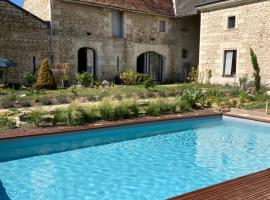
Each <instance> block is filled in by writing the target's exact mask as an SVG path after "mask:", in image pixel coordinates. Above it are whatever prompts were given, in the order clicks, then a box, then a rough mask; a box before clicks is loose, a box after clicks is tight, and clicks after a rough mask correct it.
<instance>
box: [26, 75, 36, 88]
mask: <svg viewBox="0 0 270 200" xmlns="http://www.w3.org/2000/svg"><path fill="white" fill-rule="evenodd" d="M35 82H37V76H36V74H33V73H25V74H24V76H23V85H24V86H26V87H32V85H33V84H34V83H35Z"/></svg>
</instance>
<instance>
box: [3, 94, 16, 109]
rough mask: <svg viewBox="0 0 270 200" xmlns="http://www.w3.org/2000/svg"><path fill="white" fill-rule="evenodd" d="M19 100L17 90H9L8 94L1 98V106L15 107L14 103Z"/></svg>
mask: <svg viewBox="0 0 270 200" xmlns="http://www.w3.org/2000/svg"><path fill="white" fill-rule="evenodd" d="M16 100H17V95H16V92H15V90H11V91H9V92H8V94H7V95H6V96H4V97H3V98H2V99H1V106H2V107H3V108H5V109H8V108H14V103H15V101H16Z"/></svg>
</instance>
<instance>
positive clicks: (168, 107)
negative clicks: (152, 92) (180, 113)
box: [158, 100, 176, 114]
mask: <svg viewBox="0 0 270 200" xmlns="http://www.w3.org/2000/svg"><path fill="white" fill-rule="evenodd" d="M158 104H159V110H160V113H161V114H167V113H172V112H175V110H176V105H175V104H173V103H172V102H168V101H165V100H160V101H159V102H158Z"/></svg>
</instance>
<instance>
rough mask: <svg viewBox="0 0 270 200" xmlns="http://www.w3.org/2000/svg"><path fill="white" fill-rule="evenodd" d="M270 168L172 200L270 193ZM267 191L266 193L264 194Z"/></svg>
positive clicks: (214, 198)
mask: <svg viewBox="0 0 270 200" xmlns="http://www.w3.org/2000/svg"><path fill="white" fill-rule="evenodd" d="M269 189H270V169H267V170H264V171H261V172H257V173H254V174H251V175H246V176H243V177H240V178H237V179H234V180H231V181H227V182H224V183H219V184H217V185H214V186H210V187H207V188H204V189H200V190H197V191H194V192H190V193H187V194H184V195H180V196H178V197H174V198H171V200H190V199H192V200H203V199H207V200H211V199H213V200H216V199H230V200H231V199H244V198H249V196H252V195H257V194H260V193H263V195H265V196H266V195H268V194H267V192H269V194H270V191H269ZM265 192H266V194H264V193H265Z"/></svg>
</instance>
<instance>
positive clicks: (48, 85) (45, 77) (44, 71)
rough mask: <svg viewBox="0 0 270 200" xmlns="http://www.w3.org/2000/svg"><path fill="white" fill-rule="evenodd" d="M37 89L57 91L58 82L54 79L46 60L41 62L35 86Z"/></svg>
mask: <svg viewBox="0 0 270 200" xmlns="http://www.w3.org/2000/svg"><path fill="white" fill-rule="evenodd" d="M33 88H35V89H49V90H53V89H56V82H55V80H54V77H53V72H52V70H51V69H50V67H49V61H48V59H44V60H43V61H42V62H41V66H40V69H39V73H38V79H37V82H36V83H35V84H34V85H33Z"/></svg>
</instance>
